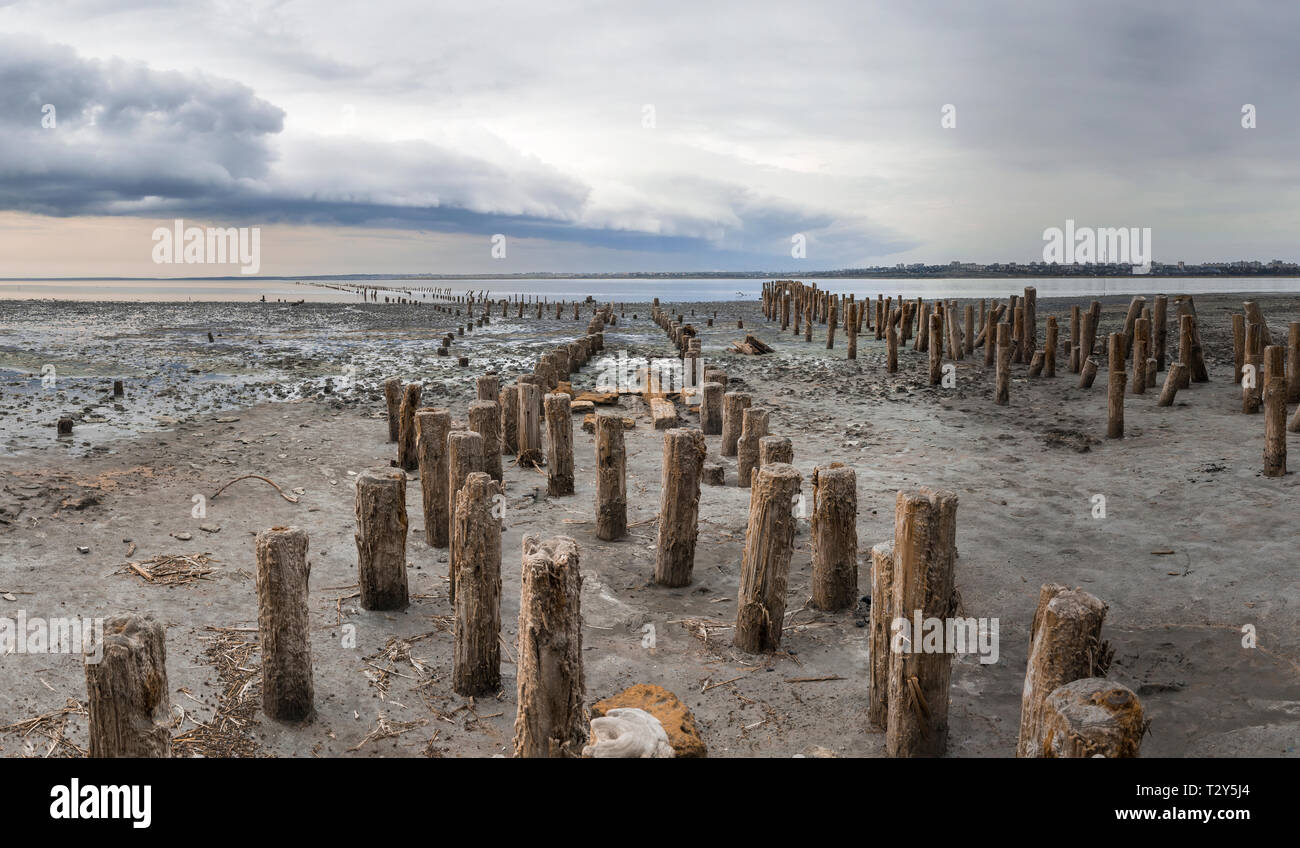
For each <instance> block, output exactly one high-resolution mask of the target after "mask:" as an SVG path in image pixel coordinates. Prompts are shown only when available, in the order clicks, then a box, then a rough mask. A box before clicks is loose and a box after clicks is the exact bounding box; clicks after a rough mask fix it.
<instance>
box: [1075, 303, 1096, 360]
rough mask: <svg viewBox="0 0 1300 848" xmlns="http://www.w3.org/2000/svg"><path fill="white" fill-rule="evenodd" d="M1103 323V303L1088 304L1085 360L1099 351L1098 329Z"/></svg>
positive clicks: (1084, 348)
mask: <svg viewBox="0 0 1300 848" xmlns="http://www.w3.org/2000/svg"><path fill="white" fill-rule="evenodd" d="M1100 323H1101V301H1100V300H1094V301H1093V302H1092V303H1090V304H1088V311H1087V312H1085V313H1083V352H1082V354H1080V355H1081V356H1082V357H1083V358H1084V359H1087V358H1088V357H1089V356H1092V355H1093V354H1094V353H1095V352H1096V351H1097V328H1098V327H1099V326H1100Z"/></svg>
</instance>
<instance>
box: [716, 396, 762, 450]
mask: <svg viewBox="0 0 1300 848" xmlns="http://www.w3.org/2000/svg"><path fill="white" fill-rule="evenodd" d="M753 400H754V399H753V397H751V396H750V394H749V393H748V392H727V393H726V394H725V395H723V397H722V451H721V453H722V455H723V456H735V455H736V443H737V442H739V441H740V433H741V426H742V425H743V423H744V419H743V415H744V411H745V410H746V409H748V408H749V407H750V404H752V403H753Z"/></svg>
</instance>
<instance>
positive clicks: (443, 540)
mask: <svg viewBox="0 0 1300 848" xmlns="http://www.w3.org/2000/svg"><path fill="white" fill-rule="evenodd" d="M450 432H451V413H450V412H449V411H447V410H446V409H434V408H432V407H427V406H426V407H424V408H423V409H421V410H419V411H418V412H416V413H415V451H416V454H417V455H418V457H419V461H420V462H419V464H420V495H421V497H422V499H423V504H424V539H425V541H426V542H428V543H429V547H431V548H445V547H447V542H448V535H447V528H448V527H449V526H450V522H451V517H450V503H449V502H448V500H447V434H448V433H450Z"/></svg>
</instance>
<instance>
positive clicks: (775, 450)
mask: <svg viewBox="0 0 1300 848" xmlns="http://www.w3.org/2000/svg"><path fill="white" fill-rule="evenodd" d="M774 462H788V463H793V462H794V445H793V444H791V443H790V440H789V439H787V438H786V437H785V436H764V437H763V438H761V439H759V440H758V467H759V468H762V467H763V466H764V465H771V464H772V463H774Z"/></svg>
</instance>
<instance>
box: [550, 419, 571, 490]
mask: <svg viewBox="0 0 1300 848" xmlns="http://www.w3.org/2000/svg"><path fill="white" fill-rule="evenodd" d="M570 408H571V405H570V403H569V396H568V395H566V394H551V395H547V396H546V432H547V435H548V436H549V444H548V445H547V448H546V451H547V453H546V464H547V468H546V491H547V493H548V494H550V495H551V496H552V497H559V496H561V495H571V494H573V413H572V412H571V411H570Z"/></svg>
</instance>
